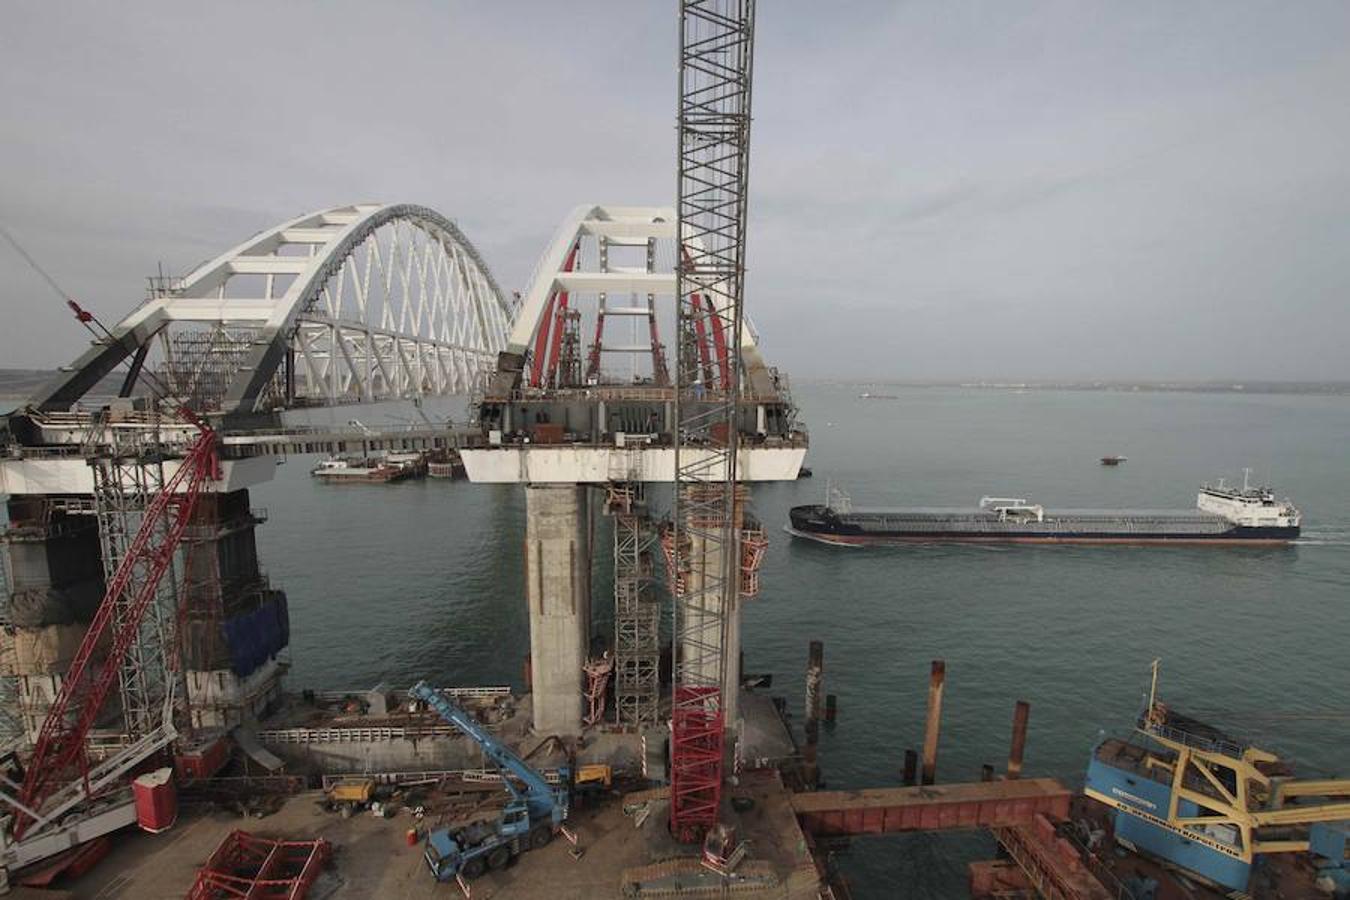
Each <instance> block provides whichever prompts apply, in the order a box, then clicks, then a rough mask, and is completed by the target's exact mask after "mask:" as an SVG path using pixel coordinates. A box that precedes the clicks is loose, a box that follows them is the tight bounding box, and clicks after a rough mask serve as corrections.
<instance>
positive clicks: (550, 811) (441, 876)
mask: <svg viewBox="0 0 1350 900" xmlns="http://www.w3.org/2000/svg"><path fill="white" fill-rule="evenodd" d="M408 694H409V695H410V696H411V697H414V698H415V699H417V700H420V701H422V702H423V703H425V704H426V705H427V706H428V707H430V708H431V709H434V710H435V711H436V712H437V713H438V714H439V715H440V717H441V718H442V719H444V720H445V721H447V722H449V723H450V724H451V725H454V726H455V727H456V728H458V729H459V730H460V731H462V732H464V733H465V734H467V735H468V736H469V737H470V738H472V739H473V740H474V742H476V743H477V744H478V746H479V747H481V748H483V753H484V754H485V755H486V756H487V757H488V759H490V760H492V763H493V765H495V766H496V767H497V768H498V769H499V770H501V773H502V782H503V783H504V784H505V785H506V789H507V790H508V791H509V792H510V794H511V799H510V800H508V801H507V803H506V807H505V808H504V809H503V810H502V814H501V817H500V818H499V819H498V820H497V821H496V822H492V823H486V822H475V823H473V824H471V825H467V826H465V827H463V828H438V829H436V830H435V831H433V832H431V833H430V834H429V835H427V844H426V852H425V854H424V856H425V858H426V861H427V865H428V866H430V868H431V872H432V874H433V875H435V876H436V880H437V881H453V880H454V879H455V877H456V876H457V875H463V876H464V877H465V878H466V879H472V878H477V877H478V876H479V875H482V874H483V872H485V871H486V870H487V869H500V868H502V867H503V866H505V865H506V864H507V863H509V862H510V861H511V859H512V858H513V857H516V856H519V855H520V854H522V853H524V852H525V851H526V850H538V849H539V848H540V847H543V846H545V845H547V844H548V842H549V841H551V840H553V832H554V830H555V829H557V828H558V827H559V826H560V825H562V823H563V821H564V820H566V819H567V811H568V808H567V806H568V804H567V801H568V791H567V782H568V773H567V772H566V771H564V772H563V773H562V775H563V778H562V781H563V784H562V786H558V787H555V786H554V785H551V784H549V783H548V781H547V780H546V779H545V778H544V776H543V775H541V774H539V772H537V771H535V770H534V769H533V768H531V767H530V766H529V764H528V763H526V762H525V760H523V759H521V758H520V757H519V756H517V755H516V754H515V753H514V752H512V750H511V748H509V747H507V746H506V745H505V744H503V743H502V742H501V741H499V740H497V738H495V737H494V736H493V735H492V734H491V733H489V732H488V730H487V729H486V728H484V727H483V726H482V725H480V724H479V722H478V720H477V719H475V718H474V717H473V716H472V715H470V714H469V713H468V712H467V711H466V710H464V709H463V708H462V707H460V706H459V705H458V704H457V703H455V702H454V701H452V700H451V699H450V698H449V697H446V696H445V695H444V694H442V693H440V692H439V691H437V690H435V689H434V688H432V687H429V686H428V685H427V683H426V682H425V681H419V682H417V684H415V685H413V688H412V690H411V691H409V692H408ZM517 781H519V782H520V783H519V784H517V783H516V782H517Z"/></svg>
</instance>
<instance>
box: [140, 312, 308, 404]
mask: <svg viewBox="0 0 1350 900" xmlns="http://www.w3.org/2000/svg"><path fill="white" fill-rule="evenodd" d="M257 336H258V329H256V328H240V327H237V326H226V325H212V326H211V327H209V328H183V329H178V330H175V331H172V332H170V331H169V330H167V329H166V330H165V331H163V332H161V334H160V353H161V354H162V355H163V359H162V361H161V364H160V367H159V377H160V379H161V380H162V381H163V383H164V384H165V385H167V388H168V393H169V394H170V395H171V396H175V397H179V398H181V399H182V400H183V402H184V403H185V404H186V405H187V406H188V407H189V408H191V409H193V410H197V411H200V412H213V411H217V410H219V409H221V404H222V402H223V401H224V399H225V393H226V391H228V390H229V387H230V384H231V383H232V382H233V380H234V379H235V378H236V377H237V376H238V374H239V370H240V368H241V367H242V366H243V364H244V359H245V357H246V356H247V355H248V352H249V351H250V350H251V349H252V347H253V344H254V341H255V340H256V339H257ZM145 346H146V347H149V344H146V345H145ZM290 369H291V367H290V366H289V364H284V365H283V366H281V367H279V368H278V374H277V376H276V377H274V378H273V380H272V382H271V383H270V384H269V386H268V388H267V389H266V391H265V393H266V395H267V396H268V397H269V398H272V399H277V400H279V399H280V396H279V395H280V394H281V385H282V382H283V378H284V379H285V380H289V378H290V376H289V374H284V373H283V370H285V372H286V373H289V371H290ZM291 393H293V392H291Z"/></svg>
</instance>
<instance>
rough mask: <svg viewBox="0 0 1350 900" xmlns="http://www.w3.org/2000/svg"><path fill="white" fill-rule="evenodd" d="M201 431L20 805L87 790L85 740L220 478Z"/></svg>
mask: <svg viewBox="0 0 1350 900" xmlns="http://www.w3.org/2000/svg"><path fill="white" fill-rule="evenodd" d="M198 427H199V428H200V429H201V433H200V435H199V436H198V437H197V439H196V441H194V442H193V444H192V446H191V447H190V448H189V449H188V453H187V456H186V457H185V458H184V460H183V462H182V464H181V465H180V466H179V467H178V471H176V472H175V473H174V474H173V477H172V478H170V479H169V480H168V482H167V483H166V484H165V485H164V490H163V491H161V492H160V493H159V494H156V495H155V496H154V497H153V498H152V499H151V501H150V503H149V505H148V506H147V508H146V510H145V514H144V516H143V518H142V519H141V526H140V528H139V530H138V531H137V532H136V537H135V539H134V540H133V541H132V543H131V546H130V547H129V548H128V550H127V554H126V556H125V557H124V558H123V559H122V563H121V565H119V566H118V567H117V571H116V572H115V573H113V577H112V580H111V581H110V582H109V583H108V588H107V591H106V593H105V594H104V595H103V600H102V602H101V603H100V604H99V607H98V611H97V612H96V613H95V614H94V619H93V621H92V622H90V624H89V629H88V630H87V631H86V632H85V634H84V640H82V641H81V642H80V648H79V650H77V651H76V653H75V657H74V659H73V660H72V661H71V663H70V667H69V669H67V671H66V676H65V680H64V681H63V682H62V684H61V690H60V691H59V692H58V693H57V695H56V699H55V700H54V701H53V702H52V705H51V708H50V709H49V710H48V712H47V718H46V719H44V720H43V723H42V730H41V732H39V734H38V740H37V745H36V747H35V748H34V750H33V757H32V760H31V762H30V763H29V765H28V775H27V777H26V778H25V779H24V783H23V789H22V790H21V791H20V792H19V800H20V803H22V804H23V806H24V807H26V808H27V809H29V810H33V811H35V812H41V810H42V805H43V803H44V802H46V800H47V799H49V798H50V797H51V796H52V794H53V793H55V792H56V791H57V790H58V789H59V788H60V786H61V784H62V783H64V782H65V781H66V780H67V779H68V778H69V777H71V776H73V775H78V777H79V778H80V779H81V780H83V781H84V782H85V790H86V791H88V788H89V784H88V780H89V760H88V758H87V757H86V755H85V739H86V737H87V736H88V734H89V729H90V728H91V727H93V724H94V721H95V719H96V718H97V716H98V713H99V710H101V709H102V708H103V704H104V702H105V701H106V700H107V698H108V692H109V691H110V690H112V687H113V685H115V684H116V683H117V680H118V671H119V668H120V666H121V662H122V658H123V657H124V656H125V655H126V653H127V650H128V649H129V648H130V647H131V645H132V643H133V642H134V641H135V640H136V638H137V634H138V631H139V629H140V624H141V619H142V618H143V617H144V615H145V611H146V609H147V608H148V607H149V605H150V603H151V601H152V600H153V599H154V597H155V594H156V591H157V590H158V588H159V582H160V580H161V579H162V578H163V577H164V573H165V572H166V571H168V568H169V566H170V565H172V564H173V557H174V553H175V552H177V549H178V544H179V541H180V540H181V539H182V537H183V531H184V530H185V529H186V528H187V526H188V523H189V521H190V520H191V518H192V511H193V509H194V508H195V507H196V505H197V498H198V496H199V495H200V493H201V490H202V487H203V485H205V484H206V482H207V481H209V480H212V479H215V478H218V477H219V475H220V472H219V459H218V457H217V455H216V434H215V432H213V431H211V430H210V429H209V428H207V427H206V426H205V425H202V424H200V423H198ZM165 516H170V518H169V526H168V528H167V530H166V531H165V533H164V534H163V535H162V536H161V537H158V538H157V537H156V531H157V530H158V524H157V523H158V522H160V521H162V520H163V519H164V517H165ZM142 564H148V576H147V577H146V579H145V580H144V582H142V583H141V584H140V586H139V589H138V592H137V594H136V595H135V597H133V598H132V602H131V603H130V604H129V606H128V609H127V614H126V618H125V620H124V621H123V622H122V624H121V627H120V628H116V627H115V626H114V624H113V614H114V609H115V607H116V602H117V599H118V598H119V597H121V596H122V594H123V593H124V592H125V591H126V590H127V589H128V588H129V586H130V584H131V579H132V576H133V574H134V573H135V570H136V568H137V566H140V565H142ZM109 632H112V633H113V634H112V642H111V646H110V647H109V649H108V652H107V654H106V655H105V656H104V657H103V659H102V661H101V662H97V663H96V662H94V660H93V656H94V651H95V650H96V649H97V648H98V647H99V645H100V644H101V643H103V642H104V637H105V635H106V634H108V633H109ZM33 821H34V819H33V818H32V817H31V816H30V815H28V814H27V813H26V812H24V811H22V810H16V812H15V818H14V837H15V838H16V839H18V838H22V837H23V835H24V833H25V832H26V831H27V830H28V828H29V826H30V825H31V824H32V823H33Z"/></svg>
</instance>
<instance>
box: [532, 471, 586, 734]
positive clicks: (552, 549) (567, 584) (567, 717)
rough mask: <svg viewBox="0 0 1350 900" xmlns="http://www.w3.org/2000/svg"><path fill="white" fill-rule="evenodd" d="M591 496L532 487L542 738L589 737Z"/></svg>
mask: <svg viewBox="0 0 1350 900" xmlns="http://www.w3.org/2000/svg"><path fill="white" fill-rule="evenodd" d="M586 491H587V489H586V487H585V486H584V485H539V486H536V485H527V486H526V488H525V597H526V600H527V601H528V603H529V609H530V667H531V675H532V681H533V689H532V693H531V698H532V703H533V709H534V730H535V731H536V732H537V733H539V734H546V735H548V734H558V735H576V734H580V733H581V703H582V696H583V693H584V684H583V672H582V668H583V667H584V666H585V664H586V651H587V645H588V643H589V635H590V620H591V601H590V598H591V553H590V543H589V529H588V527H587V525H588V522H589V514H588V512H589V505H588V498H587V494H586Z"/></svg>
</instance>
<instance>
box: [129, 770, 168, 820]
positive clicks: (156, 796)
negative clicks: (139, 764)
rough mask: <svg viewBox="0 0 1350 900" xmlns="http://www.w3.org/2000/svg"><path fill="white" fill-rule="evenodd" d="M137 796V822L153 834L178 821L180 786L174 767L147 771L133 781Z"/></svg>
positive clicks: (134, 793)
mask: <svg viewBox="0 0 1350 900" xmlns="http://www.w3.org/2000/svg"><path fill="white" fill-rule="evenodd" d="M131 794H132V796H133V797H135V798H136V824H138V825H140V826H141V829H142V830H144V831H148V832H150V833H151V834H159V833H160V832H161V831H167V830H168V829H170V828H172V827H173V823H174V822H176V821H178V786H177V785H176V784H174V781H173V769H170V768H169V767H167V766H166V767H164V768H163V769H156V770H155V771H153V772H146V773H145V774H144V775H142V776H140V777H139V778H137V779H136V780H135V781H133V782H132V783H131Z"/></svg>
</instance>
